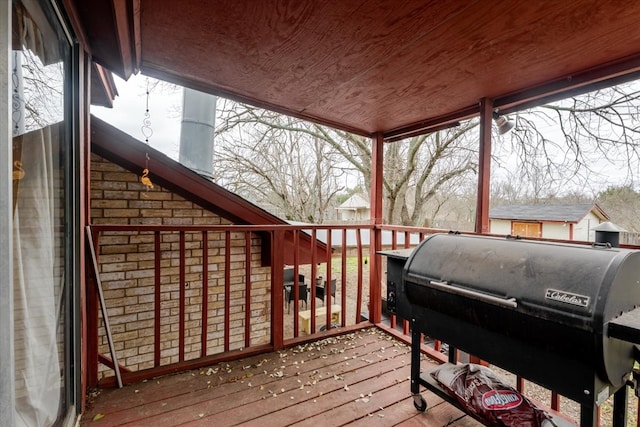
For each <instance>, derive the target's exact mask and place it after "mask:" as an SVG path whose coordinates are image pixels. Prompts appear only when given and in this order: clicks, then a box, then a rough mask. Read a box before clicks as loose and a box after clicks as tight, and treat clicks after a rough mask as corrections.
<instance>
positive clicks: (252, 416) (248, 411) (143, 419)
mask: <svg viewBox="0 0 640 427" xmlns="http://www.w3.org/2000/svg"><path fill="white" fill-rule="evenodd" d="M350 335H351V336H350ZM334 338H335V337H334ZM303 362H304V363H303ZM258 365H259V366H258ZM423 365H424V363H423ZM212 368H213V369H216V368H217V369H218V371H217V372H216V373H212V374H211V375H205V372H206V371H207V369H208V368H204V369H201V370H194V371H191V372H185V373H182V374H175V375H169V376H164V377H160V378H158V379H156V380H149V381H147V382H145V383H138V384H134V385H131V386H128V387H125V388H123V389H120V390H116V389H111V390H105V391H104V392H103V393H102V394H101V395H99V396H97V398H96V399H95V402H93V405H92V407H91V410H90V411H87V412H86V413H85V414H84V415H83V418H82V423H81V425H82V426H94V425H95V426H96V427H108V426H121V425H127V423H129V425H136V426H144V425H147V426H154V427H158V426H162V425H171V426H174V425H180V424H185V423H187V424H189V425H202V426H212V425H215V426H216V427H218V426H224V425H243V426H251V425H255V426H260V427H263V426H271V425H273V426H279V425H284V424H287V423H290V422H300V421H304V420H305V419H306V418H308V417H314V416H318V417H317V418H315V420H316V423H315V424H317V425H322V426H323V427H324V426H325V425H334V424H326V422H325V423H318V422H317V420H319V419H322V420H323V421H326V418H324V417H322V414H330V415H333V421H331V422H334V421H336V422H337V421H338V420H339V421H340V423H341V424H345V423H352V421H353V420H354V419H359V420H361V421H360V424H356V423H352V425H364V424H363V423H364V422H366V421H376V424H377V425H381V426H382V425H392V424H397V423H404V422H411V420H412V419H415V418H416V417H422V418H419V419H418V421H419V422H422V421H424V419H423V417H425V416H428V414H416V412H417V411H416V410H415V408H413V404H412V402H411V398H410V396H409V394H410V393H409V380H408V377H409V371H410V354H409V348H408V347H407V346H406V345H405V344H402V343H400V342H399V341H396V340H395V339H394V338H393V337H391V336H390V335H387V334H386V333H384V332H382V331H381V330H379V329H376V328H370V329H368V330H363V331H358V332H356V333H354V334H347V335H345V336H344V337H341V338H339V339H330V340H328V341H325V342H323V340H321V341H318V342H315V343H312V344H309V345H308V346H296V347H293V348H290V349H286V350H283V351H281V352H274V353H269V354H266V355H258V356H252V357H249V358H246V359H243V360H238V361H234V362H225V363H219V364H216V365H214V366H213V367H212ZM265 371H266V372H265ZM277 372H282V375H274V374H275V373H277ZM296 374H297V375H296ZM312 379H315V381H316V383H315V384H306V382H311V380H312ZM303 380H304V381H305V383H303V382H302V381H303ZM298 381H300V382H298ZM249 383H251V385H252V387H249ZM301 385H304V387H302V389H301V387H300V386H301ZM345 385H346V386H347V389H348V390H347V389H345ZM260 386H263V387H262V390H260ZM282 389H284V390H285V392H284V393H282V391H281V390H282ZM136 390H137V392H136ZM269 390H272V392H273V393H276V397H271V396H272V394H273V393H271V394H269V393H268V391H269ZM369 392H371V393H372V396H368V393H369ZM360 394H362V395H363V396H365V397H367V398H369V399H370V401H369V402H368V403H367V404H365V402H364V401H359V402H356V400H357V399H359V398H360ZM425 397H426V398H427V399H428V401H429V402H430V407H431V412H432V415H431V416H428V418H427V419H431V420H433V421H434V422H440V420H450V419H451V415H449V414H448V412H452V410H453V409H454V408H453V407H452V406H451V405H438V402H439V401H437V398H435V397H429V396H428V395H426V396H425ZM434 399H436V401H435V402H433V403H432V402H431V401H432V400H434ZM366 406H369V407H370V408H369V409H366V412H363V408H366ZM380 406H382V407H383V408H384V409H380V408H379V407H380ZM438 406H445V407H448V410H447V411H443V412H442V413H438V412H436V408H437V407H438ZM332 411H338V412H336V413H337V414H338V416H335V413H333V414H331V412H332ZM369 411H376V412H372V414H373V415H375V416H374V417H368V416H367V415H368V413H369ZM428 412H429V411H428ZM97 413H102V414H104V415H105V416H104V418H102V419H101V420H100V421H97V422H96V423H93V422H91V418H92V417H93V415H95V414H97ZM377 413H380V414H383V415H384V416H378V415H376V414H377ZM434 416H438V417H440V418H437V417H436V418H434ZM436 420H437V421H436ZM367 425H370V424H367ZM417 425H429V424H417ZM442 425H443V424H442ZM462 426H465V427H466V425H464V424H460V427H462ZM314 427H315V426H314Z"/></svg>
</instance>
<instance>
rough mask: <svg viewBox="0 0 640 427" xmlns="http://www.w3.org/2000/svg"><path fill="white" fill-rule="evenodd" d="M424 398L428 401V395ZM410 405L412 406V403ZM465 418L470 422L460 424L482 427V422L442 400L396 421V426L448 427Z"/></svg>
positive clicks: (469, 426)
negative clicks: (409, 416) (413, 414)
mask: <svg viewBox="0 0 640 427" xmlns="http://www.w3.org/2000/svg"><path fill="white" fill-rule="evenodd" d="M425 398H426V399H427V401H428V397H426V396H425ZM411 406H413V404H412V405H411ZM467 418H468V419H470V420H471V422H472V423H471V424H460V426H462V425H466V426H468V427H482V424H479V423H477V422H476V421H475V420H473V419H472V418H471V417H469V416H467V415H465V414H464V413H463V412H462V411H460V410H459V409H458V408H456V407H455V406H453V405H450V404H448V403H447V402H444V401H443V402H442V403H441V404H439V405H436V406H433V407H430V408H427V410H426V411H425V412H423V413H417V414H416V415H415V416H413V417H411V418H409V419H407V420H406V421H403V422H401V423H398V424H397V425H396V427H418V426H426V427H440V426H441V427H445V426H446V427H449V426H452V425H457V424H454V423H456V422H459V421H460V420H461V419H467ZM473 423H475V424H473Z"/></svg>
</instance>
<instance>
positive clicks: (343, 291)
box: [340, 228, 348, 327]
mask: <svg viewBox="0 0 640 427" xmlns="http://www.w3.org/2000/svg"><path fill="white" fill-rule="evenodd" d="M341 252H342V277H341V278H340V283H341V287H340V295H341V296H342V301H341V302H342V316H341V317H340V324H341V325H342V326H343V327H344V326H346V325H347V315H348V313H347V229H346V228H343V229H342V249H341Z"/></svg>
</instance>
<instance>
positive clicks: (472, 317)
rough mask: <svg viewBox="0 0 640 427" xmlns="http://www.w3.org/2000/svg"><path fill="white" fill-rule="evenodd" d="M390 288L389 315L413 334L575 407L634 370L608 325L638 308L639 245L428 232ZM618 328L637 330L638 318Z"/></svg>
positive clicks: (630, 350)
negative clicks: (393, 301)
mask: <svg viewBox="0 0 640 427" xmlns="http://www.w3.org/2000/svg"><path fill="white" fill-rule="evenodd" d="M396 293H397V295H396V297H397V314H398V315H399V316H400V317H402V318H405V319H408V320H411V321H412V326H413V328H414V332H415V331H418V332H420V333H424V334H425V335H428V336H431V337H433V338H436V339H440V340H442V341H444V342H446V343H448V344H450V345H452V346H453V347H456V348H459V349H460V350H463V351H465V352H467V353H470V354H473V355H476V356H479V357H480V358H482V359H484V360H487V361H489V362H490V363H493V364H496V365H498V366H501V367H503V368H505V369H507V370H508V371H511V372H513V373H515V374H518V375H520V376H522V377H524V378H527V379H529V380H531V381H534V382H536V383H538V384H540V385H542V386H544V387H546V388H549V389H551V390H555V391H557V392H558V393H560V394H561V395H564V396H566V397H568V398H570V399H573V400H575V401H577V402H579V403H581V404H582V405H583V410H584V407H585V406H586V407H589V408H593V407H594V406H595V405H596V404H600V403H601V402H603V401H604V400H605V399H606V398H608V397H609V396H610V395H611V394H613V393H614V392H616V391H617V390H618V389H620V388H621V387H622V386H623V385H624V384H625V383H626V381H627V380H628V379H629V377H630V372H631V371H632V369H633V364H634V344H633V343H632V342H629V341H627V340H623V339H618V338H614V337H613V335H616V334H615V333H610V330H609V326H610V322H611V321H612V320H613V319H620V316H621V315H622V314H623V313H637V311H634V309H635V308H637V307H639V306H640V252H638V251H632V250H628V249H620V248H611V247H607V246H586V245H569V244H558V243H548V242H539V241H525V240H519V239H505V238H492V237H482V236H469V235H458V234H437V235H433V236H431V237H429V238H428V239H426V240H425V241H424V242H422V243H421V244H420V245H419V246H418V247H417V248H416V249H415V250H414V251H413V252H412V253H411V255H410V256H409V258H408V260H407V261H406V263H405V264H404V269H403V273H402V285H401V286H399V287H397V291H396ZM613 323H615V322H612V324H613ZM614 326H615V325H614ZM626 326H627V329H626V331H627V332H628V331H629V330H631V335H632V336H633V335H634V334H635V336H637V335H638V333H637V330H638V329H640V325H636V323H633V322H632V324H631V326H630V329H629V325H626ZM611 330H613V326H612V327H611ZM616 336H618V335H616ZM619 336H622V335H619ZM590 412H593V411H592V410H591V411H590Z"/></svg>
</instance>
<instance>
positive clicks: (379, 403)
mask: <svg viewBox="0 0 640 427" xmlns="http://www.w3.org/2000/svg"><path fill="white" fill-rule="evenodd" d="M381 379H382V378H381ZM372 383H375V384H378V383H379V381H378V380H376V381H375V382H372ZM384 385H387V384H386V383H385V384H384ZM408 387H409V382H408V381H405V382H401V383H397V384H392V385H389V386H388V387H385V388H384V389H382V390H376V391H374V392H372V393H371V395H368V394H365V397H364V398H357V399H354V400H351V401H347V402H343V403H341V404H337V403H338V402H337V401H336V406H335V407H333V408H330V409H329V410H327V411H324V412H322V413H320V414H317V415H314V416H311V417H307V418H306V419H304V420H301V421H300V422H298V423H296V424H294V425H295V426H296V427H305V426H314V425H325V424H326V423H327V422H329V423H330V424H331V425H336V426H342V425H346V424H348V423H350V422H351V421H352V420H354V419H366V420H367V421H368V422H369V423H372V424H375V423H381V424H379V425H390V424H391V423H392V420H391V419H389V418H387V413H386V411H385V409H384V408H385V407H387V406H392V405H393V404H395V403H397V402H398V396H400V395H402V394H404V393H406V390H408ZM407 403H408V404H409V405H408V406H411V407H412V408H413V404H412V403H410V402H408V401H407V402H405V405H406V404H407ZM413 412H414V413H415V409H413ZM409 416H410V415H409ZM404 419H406V415H405V417H404Z"/></svg>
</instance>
